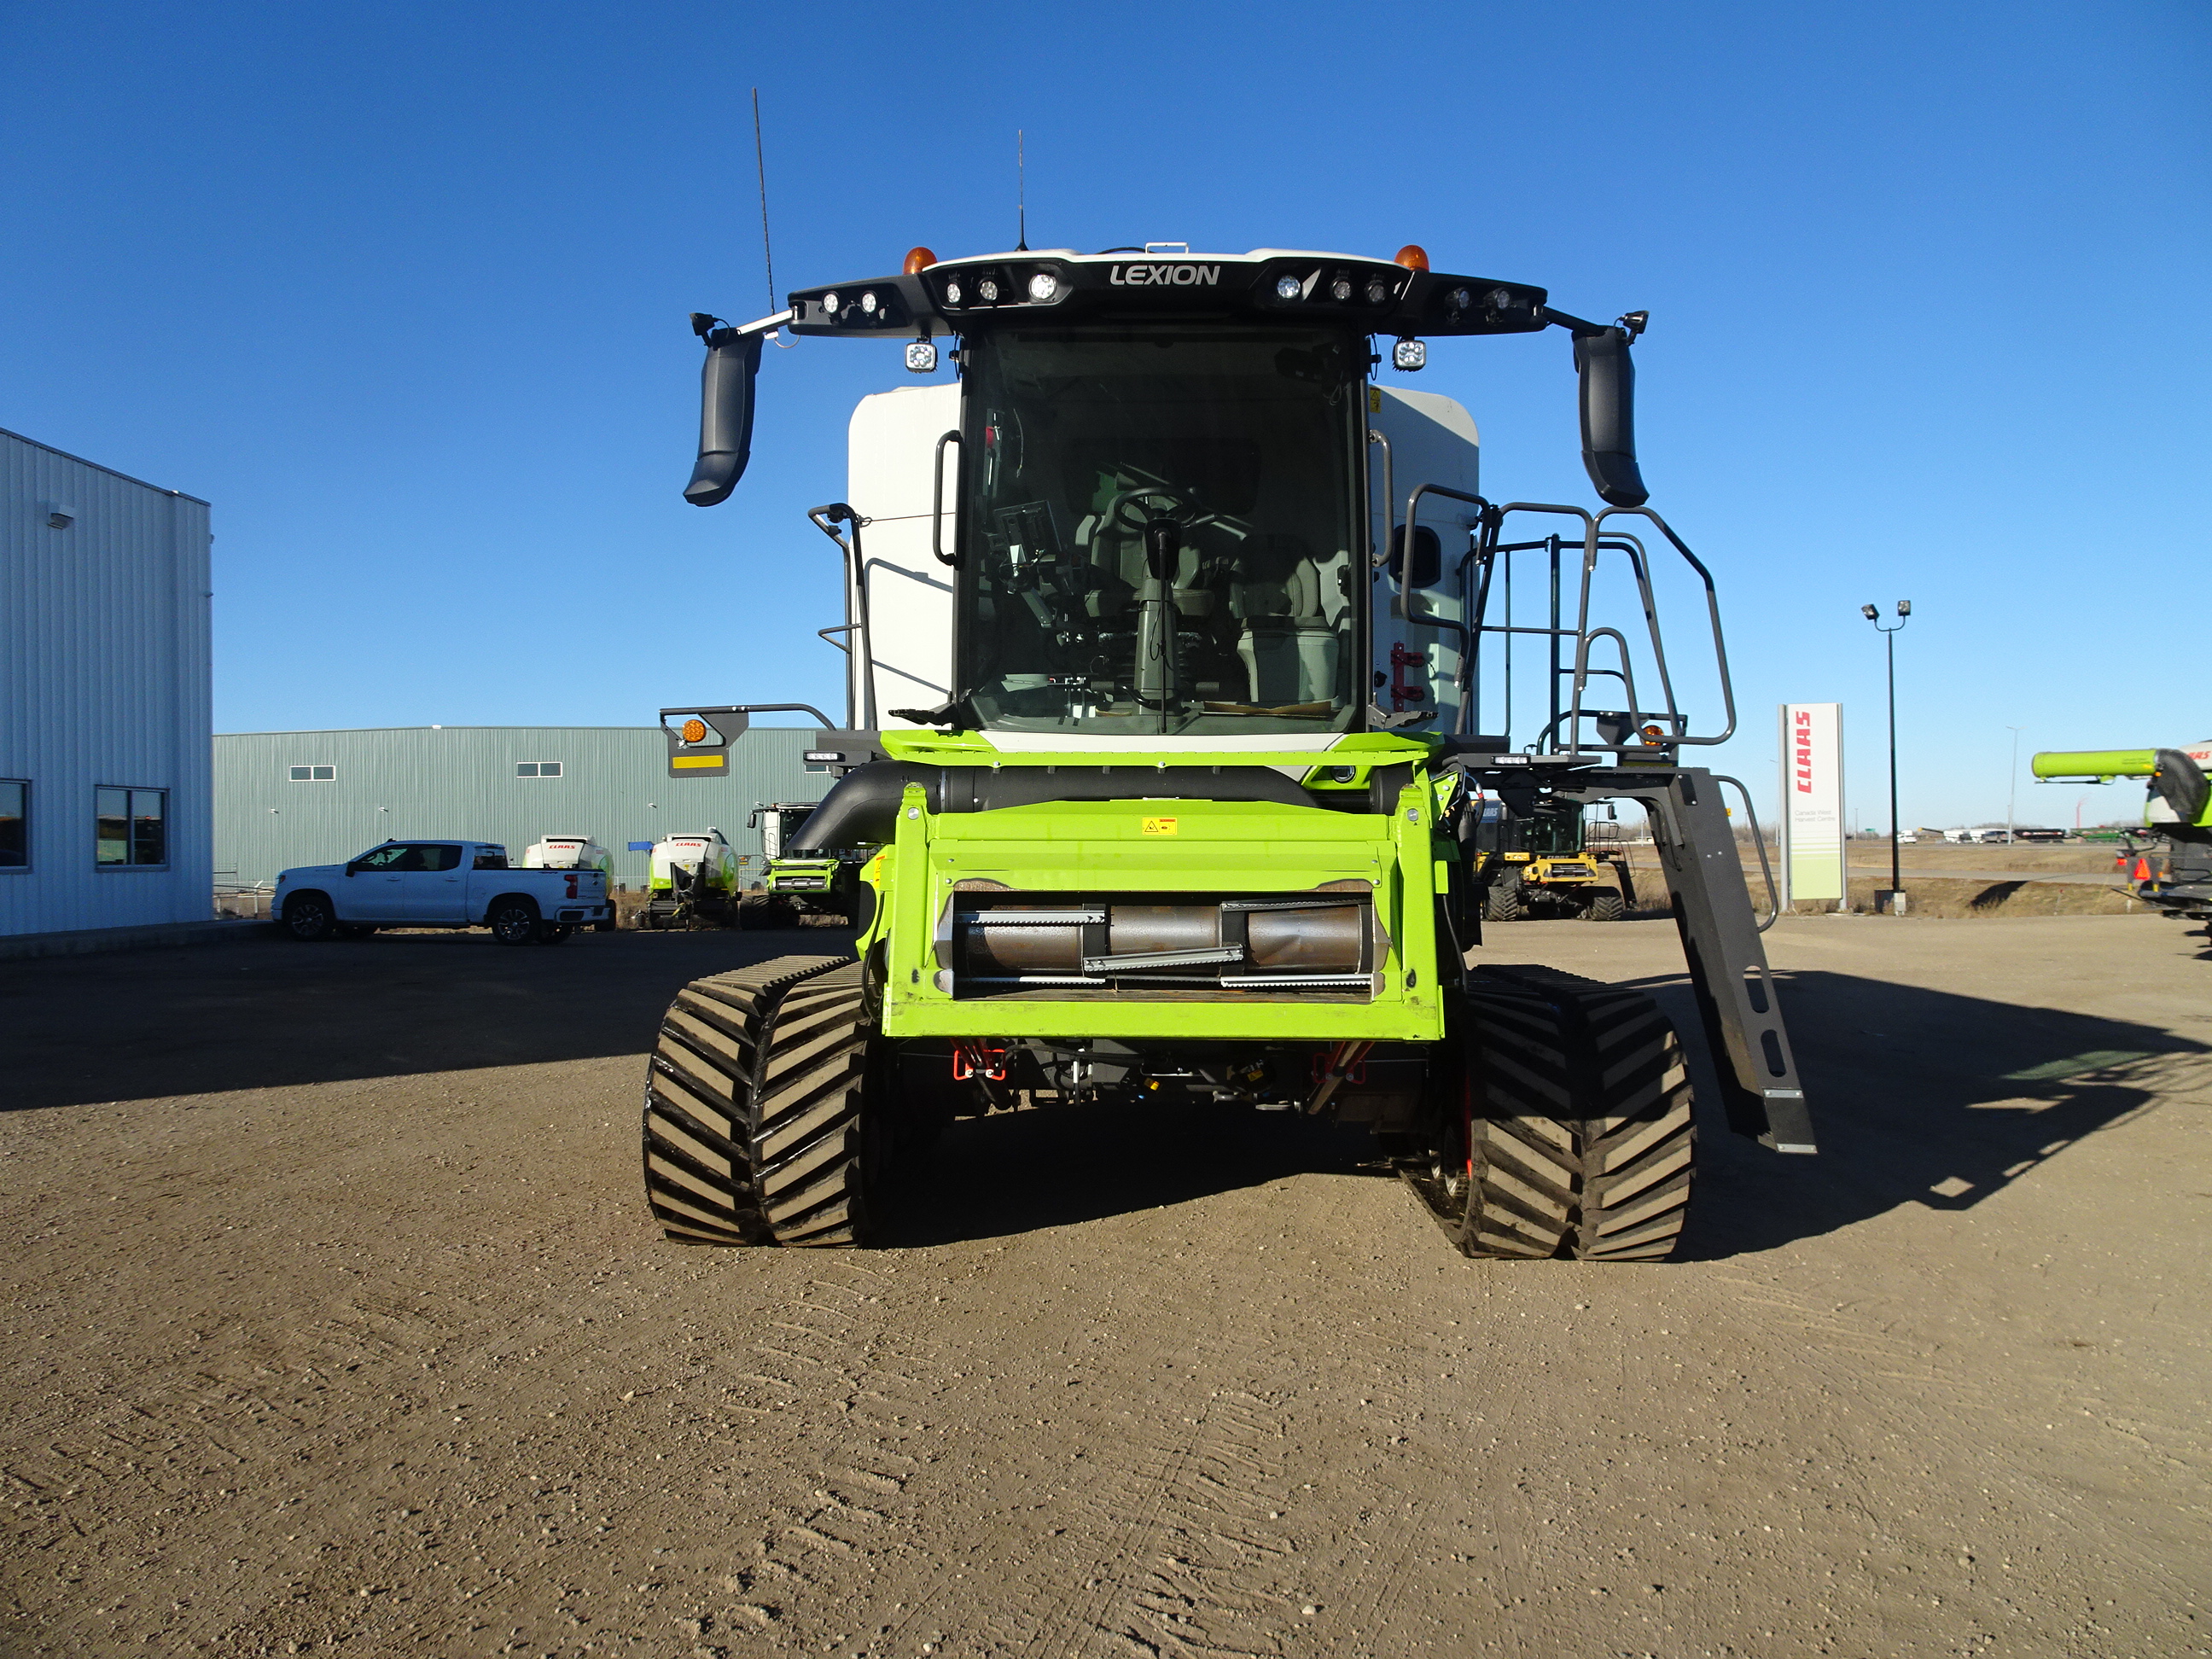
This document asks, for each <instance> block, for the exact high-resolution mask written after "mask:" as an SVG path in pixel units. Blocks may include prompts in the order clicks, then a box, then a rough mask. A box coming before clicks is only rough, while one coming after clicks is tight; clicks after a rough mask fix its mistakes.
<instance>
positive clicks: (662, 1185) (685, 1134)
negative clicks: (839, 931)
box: [643, 957, 852, 1244]
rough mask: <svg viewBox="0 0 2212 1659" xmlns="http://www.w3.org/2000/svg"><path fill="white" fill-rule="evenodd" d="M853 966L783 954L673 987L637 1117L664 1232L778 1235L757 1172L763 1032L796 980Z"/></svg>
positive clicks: (754, 1237)
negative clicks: (756, 1101)
mask: <svg viewBox="0 0 2212 1659" xmlns="http://www.w3.org/2000/svg"><path fill="white" fill-rule="evenodd" d="M850 965H852V958H851V957H778V958H777V959H776V960H775V961H773V962H764V963H757V964H756V965H754V966H752V967H750V968H740V969H736V970H734V971H733V972H731V973H726V974H716V975H712V976H711V977H709V978H707V979H699V980H694V981H692V982H691V983H690V984H689V985H687V986H685V987H684V989H683V990H681V991H679V992H678V993H677V995H676V1000H675V1001H674V1002H673V1003H671V1004H670V1005H669V1009H668V1012H667V1013H666V1014H665V1016H664V1017H663V1018H662V1019H661V1023H660V1032H659V1037H658V1039H657V1040H656V1041H655V1042H654V1044H653V1054H652V1057H651V1059H650V1060H648V1061H647V1066H646V1077H645V1114H644V1124H643V1127H644V1157H645V1191H646V1201H647V1204H648V1205H649V1206H650V1207H651V1208H652V1211H653V1218H654V1219H655V1220H657V1221H659V1223H660V1225H661V1226H662V1228H663V1230H664V1231H665V1232H666V1233H667V1235H668V1237H671V1238H672V1239H675V1240H677V1241H678V1242H679V1243H699V1244H767V1243H775V1228H774V1226H773V1225H772V1224H771V1222H770V1221H769V1217H768V1215H767V1213H766V1212H765V1211H764V1210H763V1206H762V1204H761V1201H760V1191H759V1187H758V1184H757V1181H756V1178H755V1153H754V1148H753V1133H752V1103H753V1091H754V1082H755V1074H756V1072H757V1066H758V1061H759V1050H760V1046H761V1036H762V1033H763V1030H764V1029H766V1028H768V1027H769V1026H770V1025H771V1024H773V1022H774V1018H775V1013H776V1011H777V1009H778V1007H779V1006H780V1004H781V1002H782V1001H783V1000H784V999H785V997H786V996H787V994H788V993H789V992H790V991H791V989H792V988H793V987H794V986H798V985H800V984H803V983H805V981H809V980H811V979H815V978H818V977H820V976H821V975H824V974H828V973H830V972H832V971H834V970H835V969H839V968H842V967H848V966H850Z"/></svg>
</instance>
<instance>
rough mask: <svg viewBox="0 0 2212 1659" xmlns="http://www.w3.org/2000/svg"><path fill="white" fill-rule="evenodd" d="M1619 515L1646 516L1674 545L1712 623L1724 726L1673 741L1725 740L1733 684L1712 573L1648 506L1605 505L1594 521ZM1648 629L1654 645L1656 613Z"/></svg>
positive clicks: (1731, 726)
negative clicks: (1708, 734) (1701, 590)
mask: <svg viewBox="0 0 2212 1659" xmlns="http://www.w3.org/2000/svg"><path fill="white" fill-rule="evenodd" d="M1619 513H1633V514H1635V515H1636V516H1637V517H1638V518H1640V519H1649V520H1651V522H1652V523H1654V524H1656V525H1657V526H1659V533H1660V534H1661V535H1662V536H1664V537H1665V538H1667V539H1668V541H1669V542H1671V543H1673V544H1674V550H1675V551H1676V552H1677V553H1680V555H1681V556H1682V560H1683V562H1685V563H1686V564H1687V565H1688V566H1689V567H1690V568H1691V569H1692V570H1694V571H1696V572H1697V573H1698V579H1699V580H1700V581H1702V582H1704V583H1705V616H1706V618H1707V620H1708V621H1709V622H1710V623H1711V624H1712V630H1713V656H1714V658H1715V659H1717V661H1718V663H1719V665H1720V675H1721V702H1722V705H1723V707H1724V708H1726V709H1727V710H1728V728H1727V729H1726V730H1725V731H1723V732H1722V733H1721V734H1720V735H1719V736H1718V737H1717V738H1692V737H1683V736H1677V737H1676V738H1674V742H1676V743H1680V744H1695V745H1702V746H1705V747H1711V746H1713V745H1716V744H1723V743H1726V742H1727V741H1728V740H1729V738H1732V737H1734V736H1735V681H1734V680H1733V679H1732V678H1730V677H1729V665H1728V641H1726V640H1725V639H1724V638H1723V636H1722V634H1721V597H1720V590H1719V589H1718V588H1717V587H1716V586H1714V585H1713V573H1712V572H1711V571H1710V570H1708V569H1706V568H1705V565H1704V563H1703V562H1702V561H1700V560H1699V557H1698V556H1697V555H1696V554H1694V553H1692V552H1691V551H1690V549H1689V545H1688V544H1687V543H1686V542H1684V541H1683V539H1682V538H1680V536H1677V535H1676V534H1675V533H1674V526H1671V525H1669V524H1668V522H1667V521H1666V520H1664V519H1662V518H1661V517H1660V516H1659V515H1658V514H1657V513H1654V512H1653V511H1652V510H1651V509H1650V507H1607V508H1606V510H1605V511H1604V512H1602V513H1599V514H1598V515H1597V521H1598V522H1599V523H1600V524H1602V523H1604V521H1605V520H1607V519H1610V518H1613V517H1614V516H1615V515H1616V514H1619ZM1651 631H1652V635H1653V640H1654V642H1655V644H1656V641H1657V636H1658V631H1659V623H1658V617H1657V616H1656V613H1655V614H1654V616H1653V617H1652V623H1651ZM1662 660H1663V659H1662Z"/></svg>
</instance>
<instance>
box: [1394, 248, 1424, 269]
mask: <svg viewBox="0 0 2212 1659" xmlns="http://www.w3.org/2000/svg"><path fill="white" fill-rule="evenodd" d="M1390 263H1391V264H1396V265H1403V266H1405V267H1406V269H1407V270H1427V269H1428V268H1429V251H1428V249H1426V248H1425V247H1423V246H1421V245H1420V244H1419V242H1408V243H1407V244H1406V246H1403V247H1401V248H1400V249H1399V250H1398V257H1397V258H1395V259H1393V260H1392V261H1391V262H1390Z"/></svg>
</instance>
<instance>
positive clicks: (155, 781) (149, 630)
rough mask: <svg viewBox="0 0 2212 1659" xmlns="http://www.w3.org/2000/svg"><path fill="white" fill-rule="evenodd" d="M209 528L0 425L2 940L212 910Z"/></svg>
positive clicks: (152, 488)
mask: <svg viewBox="0 0 2212 1659" xmlns="http://www.w3.org/2000/svg"><path fill="white" fill-rule="evenodd" d="M209 541H210V537H209V534H208V504H207V503H206V502H205V501H201V500H199V499H198V498H197V496H192V495H183V494H181V493H179V491H177V490H173V489H161V488H160V487H158V486H157V485H154V484H149V483H142V482H141V481H139V480H138V479H137V478H132V477H125V475H124V474H122V473H120V472H117V471H112V469H110V468H107V467H104V466H100V465H97V464H95V463H94V462H91V461H87V460H81V459H78V458H77V457H76V456H74V455H67V454H64V453H62V452H61V451H59V450H58V449H53V448H50V447H47V446H46V445H45V444H42V443H38V442H35V441H33V440H31V439H29V438H25V437H21V436H19V435H16V434H15V433H12V432H0V937H7V938H9V939H11V940H13V941H14V944H13V945H11V948H10V950H9V954H15V951H16V947H19V946H20V947H21V948H27V949H35V950H39V951H43V950H46V949H47V948H53V949H80V948H86V947H88V946H95V947H96V946H98V945H102V944H104V943H106V942H109V941H111V940H112V939H115V938H117V936H118V934H119V933H125V932H138V931H146V930H151V931H150V932H149V933H148V936H149V938H151V937H161V936H162V935H163V934H164V933H167V932H168V931H171V930H175V929H178V928H180V927H191V926H194V925H197V926H199V927H208V926H210V925H211V918H212V915H213V905H212V902H211V898H210V880H209V878H210V871H211V869H212V867H213V861H212V860H211V858H210V849H211V848H212V845H213V822H212V820H213V809H212V804H211V779H210V757H209V745H210V738H212V735H213V732H214V714H213V707H214V705H213V683H212V677H211V673H210V656H211V653H210V629H209V606H210V598H211V596H210V583H209V580H208V568H209V550H208V547H209ZM23 936H31V937H30V938H27V939H26V938H24V937H23Z"/></svg>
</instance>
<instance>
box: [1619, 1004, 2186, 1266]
mask: <svg viewBox="0 0 2212 1659" xmlns="http://www.w3.org/2000/svg"><path fill="white" fill-rule="evenodd" d="M1776 978H1777V980H1778V983H1779V986H1780V991H1781V997H1782V1006H1783V1010H1784V1012H1785V1013H1786V1014H1787V1015H1788V1016H1789V1019H1790V1038H1791V1041H1792V1042H1793V1043H1794V1044H1795V1046H1796V1056H1797V1067H1798V1071H1799V1073H1800V1074H1801V1075H1802V1077H1803V1078H1804V1079H1805V1089H1806V1093H1807V1095H1808V1098H1809V1100H1810V1102H1811V1105H1812V1109H1813V1121H1814V1127H1815V1128H1816V1129H1817V1131H1818V1133H1819V1135H1820V1155H1819V1156H1818V1157H1815V1158H1792V1157H1784V1156H1781V1155H1779V1154H1778V1153H1774V1152H1768V1151H1767V1150H1766V1149H1765V1147H1763V1146H1759V1145H1757V1144H1756V1143H1754V1142H1753V1141H1750V1140H1747V1139H1744V1138H1743V1137H1741V1136H1739V1135H1735V1134H1732V1133H1729V1128H1728V1125H1727V1123H1726V1122H1725V1121H1723V1116H1722V1113H1721V1109H1720V1107H1719V1105H1718V1099H1719V1095H1718V1091H1717V1085H1715V1082H1714V1079H1713V1073H1712V1069H1711V1060H1710V1056H1709V1055H1708V1054H1707V1053H1706V1050H1705V1043H1704V1042H1703V1041H1702V1036H1701V1033H1700V1031H1699V1025H1698V1018H1697V1011H1696V1007H1695V1005H1694V1003H1693V1001H1692V997H1691V993H1690V988H1689V982H1688V981H1687V979H1686V977H1684V976H1683V975H1665V976H1654V977H1652V978H1649V979H1643V980H1632V981H1625V982H1626V983H1629V984H1633V985H1635V986H1637V987H1638V988H1639V989H1641V990H1644V991H1645V992H1647V993H1648V994H1650V995H1651V996H1652V997H1653V998H1654V999H1655V1000H1656V1001H1657V1002H1658V1003H1659V1005H1660V1006H1661V1007H1662V1009H1664V1010H1665V1012H1666V1013H1667V1014H1668V1018H1671V1019H1673V1020H1674V1024H1675V1026H1676V1027H1677V1029H1678V1030H1680V1031H1681V1032H1682V1034H1683V1036H1684V1039H1685V1043H1686V1047H1687V1048H1689V1050H1690V1053H1691V1056H1692V1058H1691V1079H1692V1085H1693V1087H1694V1088H1695V1090H1696V1092H1697V1096H1698V1101H1699V1121H1698V1133H1699V1171H1698V1183H1699V1185H1698V1191H1697V1194H1696V1195H1695V1197H1694V1198H1693V1199H1692V1202H1691V1205H1690V1217H1689V1223H1688V1225H1687V1227H1686V1229H1685V1230H1684V1232H1683V1237H1682V1244H1681V1249H1680V1252H1679V1255H1678V1259H1685V1260H1717V1259H1720V1258H1723V1257H1727V1256H1732V1255H1745V1254H1748V1253H1753V1252H1756V1251H1760V1250H1768V1249H1776V1248H1778V1247H1779V1246H1781V1245H1784V1244H1788V1243H1791V1242H1793V1241H1795V1240H1797V1239H1802V1238H1813V1237H1820V1235H1822V1234H1824V1233H1829V1232H1833V1231H1837V1230H1838V1229H1839V1228H1843V1227H1848V1226H1850V1225H1852V1224H1854V1223H1856V1222H1860V1221H1865V1220H1868V1219H1870V1218H1873V1217H1875V1216H1878V1215H1881V1214H1884V1213H1886V1212H1888V1211H1891V1210H1893V1209H1895V1208H1897V1207H1898V1206H1899V1205H1903V1204H1919V1205H1923V1206H1926V1207H1928V1208H1929V1209H1936V1210H1966V1209H1972V1207H1973V1206H1975V1205H1977V1204H1979V1203H1980V1202H1982V1201H1983V1200H1984V1199H1987V1198H1989V1197H1990V1196H1992V1195H1993V1194H1996V1193H1999V1192H2002V1190H2003V1189H2004V1188H2006V1187H2008V1186H2009V1185H2010V1184H2011V1183H2012V1182H2015V1181H2018V1180H2021V1179H2023V1178H2025V1177H2027V1176H2030V1175H2032V1174H2033V1172H2034V1171H2035V1170H2037V1169H2038V1168H2039V1166H2041V1165H2042V1164H2045V1163H2047V1162H2049V1161H2050V1160H2051V1159H2053V1158H2060V1157H2063V1155H2064V1154H2065V1152H2066V1151H2067V1150H2068V1148H2069V1147H2071V1146H2075V1145H2076V1144H2077V1143H2079V1142H2080V1141H2081V1140H2082V1139H2086V1138H2087V1137H2088V1136H2090V1135H2093V1134H2094V1133H2097V1132H2098V1131H2099V1130H2100V1129H2104V1128H2107V1127H2111V1126H2112V1125H2113V1124H2115V1123H2118V1122H2120V1121H2123V1120H2124V1119H2127V1118H2129V1117H2131V1116H2133V1115H2136V1114H2137V1113H2139V1112H2142V1111H2147V1110H2154V1109H2156V1106H2157V1102H2158V1099H2159V1097H2160V1092H2161V1091H2170V1090H2171V1089H2172V1087H2173V1080H2172V1074H2173V1073H2174V1072H2175V1071H2176V1069H2177V1068H2179V1067H2185V1066H2191V1065H2192V1062H2201V1061H2202V1060H2203V1057H2204V1056H2205V1055H2207V1054H2212V1048H2207V1047H2206V1046H2205V1045H2204V1044H2203V1043H2200V1042H2193V1041H2191V1040H2190V1039H2189V1038H2186V1037H2180V1036H2174V1035H2173V1034H2172V1033H2171V1032H2169V1031H2165V1030H2160V1029H2158V1028H2157V1027H2155V1026H2150V1025H2139V1024H2133V1023H2131V1022H2129V1021H2124V1020H2114V1019H2101V1018H2095V1017H2093V1016H2091V1015H2086V1014H2071V1013H2063V1012H2057V1011H2056V1010H2053V1009H2049V1008H2033V1007H2022V1006H2017V1005H2015V1004H2012V1003H2005V1002H1995V1001H1990V1000H1987V999H1984V998H1981V997H1972V996H1964V995H1960V994H1957V993H1954V992H1948V991H1935V990H1929V989H1925V988H1923V987H1918V986H1911V985H1896V984H1891V983H1888V982H1887V981H1881V980H1874V979H1864V978H1860V977H1857V976H1856V975H1849V974H1836V973H1823V972H1802V973H1796V974H1787V973H1784V974H1778V975H1776Z"/></svg>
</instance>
